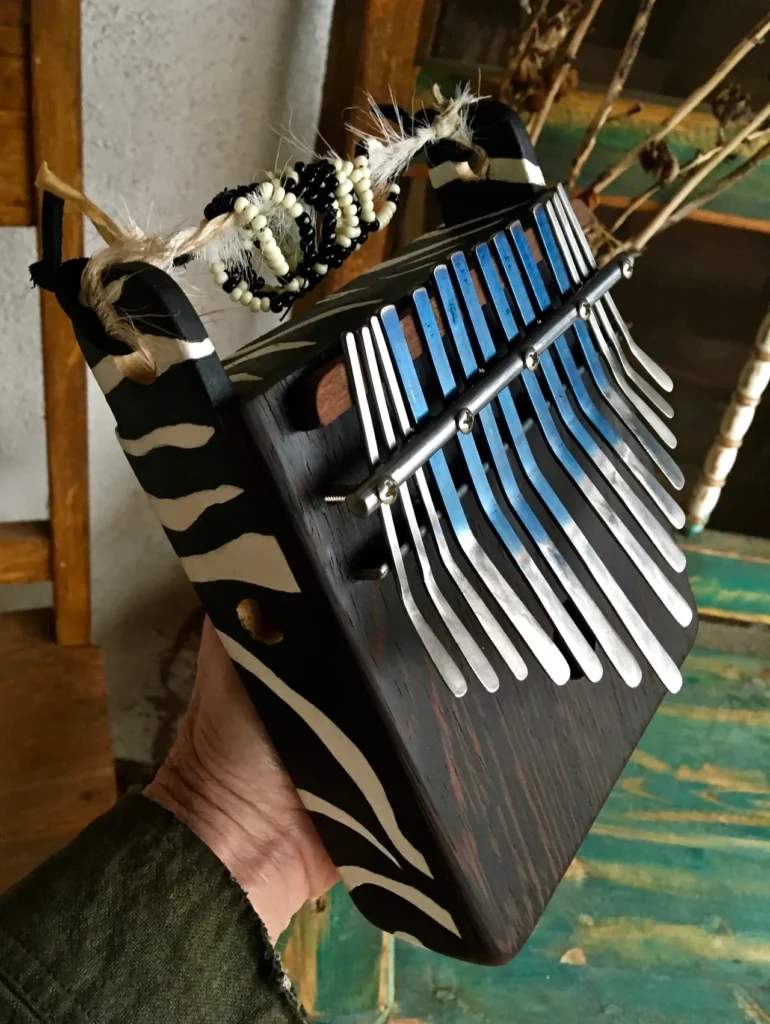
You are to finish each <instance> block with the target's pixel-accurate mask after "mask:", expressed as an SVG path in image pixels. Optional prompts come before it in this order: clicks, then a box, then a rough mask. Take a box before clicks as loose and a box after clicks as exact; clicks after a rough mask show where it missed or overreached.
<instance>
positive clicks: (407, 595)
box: [344, 332, 468, 697]
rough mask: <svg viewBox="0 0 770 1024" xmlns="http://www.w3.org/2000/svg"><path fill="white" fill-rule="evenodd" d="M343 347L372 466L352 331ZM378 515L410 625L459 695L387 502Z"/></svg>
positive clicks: (373, 448) (369, 424)
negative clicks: (412, 579) (417, 592)
mask: <svg viewBox="0 0 770 1024" xmlns="http://www.w3.org/2000/svg"><path fill="white" fill-rule="evenodd" d="M344 348H345V355H346V357H347V364H348V372H349V374H350V380H351V382H352V385H353V397H354V400H355V405H356V408H357V410H358V415H359V419H360V421H361V428H362V430H363V433H364V440H365V442H366V449H367V454H368V457H369V462H370V463H371V465H372V466H376V465H377V464H378V463H379V461H380V457H379V448H378V444H377V435H376V433H375V430H374V421H373V419H372V413H371V409H370V408H369V399H368V396H367V393H366V385H365V383H364V375H363V371H362V369H361V359H360V356H359V352H358V345H357V343H356V338H355V335H354V334H352V333H350V332H348V333H347V334H346V335H345V337H344ZM380 514H381V517H382V525H383V528H384V530H385V537H386V539H387V543H388V548H389V550H390V557H391V560H392V562H393V567H394V569H395V571H396V580H397V583H398V589H399V592H400V594H401V600H402V601H403V604H404V608H405V609H406V613H407V615H408V616H409V618H410V619H411V621H412V625H413V626H414V628H415V630H416V631H417V635H418V636H419V637H420V640H422V642H423V645H424V646H425V649H426V651H427V652H428V654H429V656H430V658H431V659H432V661H433V663H434V665H435V666H436V668H437V669H438V672H439V674H440V675H441V677H442V679H443V680H444V682H445V683H446V685H447V686H448V687H449V689H450V690H451V692H452V693H453V694H454V695H455V697H462V696H464V695H465V693H466V692H467V690H468V684H467V683H466V681H465V677H464V675H463V673H462V672H461V671H460V669H459V668H458V667H457V665H456V664H455V662H454V661H453V659H452V658H451V656H450V655H449V654H448V652H447V650H446V648H445V647H444V645H443V644H442V643H441V641H440V640H439V639H438V637H437V636H436V634H435V633H434V632H433V630H432V629H431V628H430V626H429V625H428V623H427V622H426V621H425V619H424V618H423V615H422V613H421V612H420V609H419V608H418V607H417V604H416V602H415V600H414V596H413V594H412V590H411V587H410V586H409V579H408V577H407V574H406V567H405V566H404V560H403V558H402V555H401V545H400V544H399V540H398V534H397V532H396V524H395V522H394V521H393V510H392V509H391V508H390V506H389V505H382V506H381V507H380Z"/></svg>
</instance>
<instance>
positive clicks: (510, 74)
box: [500, 0, 551, 106]
mask: <svg viewBox="0 0 770 1024" xmlns="http://www.w3.org/2000/svg"><path fill="white" fill-rule="evenodd" d="M550 2H551V0H540V3H539V4H538V6H537V9H536V11H535V13H534V14H533V16H532V18H531V19H530V22H529V24H528V25H527V27H526V28H525V29H524V31H523V32H522V33H521V36H520V38H519V41H518V43H517V44H516V46H515V47H512V48H511V52H510V53H509V55H508V60H507V62H506V67H505V75H504V77H503V82H502V85H501V86H500V99H501V100H502V101H503V103H507V104H508V105H509V106H512V104H513V99H514V96H513V85H512V83H513V79H514V76H515V75H516V72H517V71H518V69H519V64H521V59H522V57H523V56H524V54H525V53H526V52H527V49H528V48H529V46H530V44H531V43H532V40H533V39H534V38H535V34H536V33H537V30H538V27H539V25H540V22H541V20H542V18H543V16H544V15H545V12H546V9H547V7H548V4H549V3H550Z"/></svg>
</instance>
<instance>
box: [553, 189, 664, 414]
mask: <svg viewBox="0 0 770 1024" xmlns="http://www.w3.org/2000/svg"><path fill="white" fill-rule="evenodd" d="M550 205H551V204H549V207H550ZM552 205H553V210H554V212H555V215H556V218H557V220H558V221H559V224H560V226H561V230H562V232H563V233H564V236H565V238H566V240H567V244H568V245H569V247H570V250H571V253H572V258H573V260H574V262H575V264H576V266H577V270H578V274H579V276H580V280H581V282H583V281H585V280H587V279H588V278H589V277H590V276H591V267H592V264H593V268H594V270H595V269H596V261H595V260H593V258H592V260H591V262H589V261H588V260H587V259H586V256H585V253H584V250H583V246H582V245H580V241H579V239H578V238H577V236H576V232H575V225H574V222H573V221H572V219H571V218H570V217H568V216H567V211H566V210H565V209H564V204H563V199H562V195H561V193H560V192H558V191H557V192H556V194H555V195H554V197H553V200H552ZM570 209H571V207H570ZM583 240H584V241H585V238H584V239H583ZM595 312H596V314H597V316H598V317H599V322H600V324H601V327H602V330H603V331H604V333H605V336H606V337H607V338H609V340H610V343H611V345H612V347H613V348H614V349H615V353H616V355H617V357H618V361H619V362H620V366H621V368H622V370H623V372H624V373H625V375H626V377H627V378H628V379H629V381H631V382H632V383H633V384H634V385H635V386H636V387H637V388H638V389H639V391H641V393H642V394H643V395H644V397H645V398H646V399H647V400H648V401H649V402H652V404H653V405H654V406H656V408H657V409H658V411H659V412H662V413H663V415H664V416H666V417H668V419H671V418H672V417H673V415H674V409H673V406H672V405H671V403H670V402H669V401H667V400H666V399H665V398H664V397H663V396H662V395H661V394H659V393H658V391H656V389H655V388H654V387H653V386H652V385H651V384H648V383H647V381H646V380H645V379H644V377H642V375H641V374H640V373H637V372H636V370H635V369H634V368H633V366H631V364H630V363H629V361H628V359H627V358H626V353H625V352H624V351H623V346H622V345H621V344H620V338H619V337H618V334H617V331H616V330H615V329H614V328H613V327H612V325H611V323H610V320H609V317H608V316H607V312H606V310H605V308H604V302H603V300H601V299H600V300H599V301H598V302H597V303H596V305H595Z"/></svg>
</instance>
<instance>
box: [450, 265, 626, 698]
mask: <svg viewBox="0 0 770 1024" xmlns="http://www.w3.org/2000/svg"><path fill="white" fill-rule="evenodd" d="M434 278H435V281H436V287H437V289H438V293H439V296H440V298H441V304H442V306H443V310H444V315H445V317H446V321H447V327H448V329H449V333H450V335H451V336H452V338H453V340H454V343H455V346H456V348H457V351H458V354H459V356H460V361H461V363H462V366H463V373H464V374H465V376H466V378H470V377H471V376H473V374H475V373H476V372H478V363H477V361H476V357H475V356H474V353H473V349H472V346H471V343H470V339H469V337H468V333H467V331H466V329H465V324H464V322H463V316H462V313H461V312H460V308H459V305H458V303H457V296H456V293H455V291H454V288H453V286H452V282H451V280H450V278H449V273H448V271H447V268H446V267H444V266H440V267H437V268H436V269H435V270H434ZM471 287H472V283H471ZM506 392H507V393H508V394H510V392H509V391H508V389H506ZM479 417H480V419H481V425H482V428H483V430H484V433H485V436H486V439H487V443H488V446H489V450H490V452H491V454H492V460H493V463H494V465H495V468H496V470H497V475H498V478H499V480H500V483H501V485H502V487H503V491H504V493H505V496H506V498H507V500H508V502H509V504H510V506H511V508H512V509H513V511H514V512H515V514H516V515H517V516H518V518H519V519H520V521H521V522H522V524H523V525H524V527H525V529H526V530H527V532H528V533H529V535H530V536H531V537H532V539H533V541H534V542H535V544H536V545H537V547H538V549H539V550H540V552H541V554H542V555H543V557H544V559H545V561H546V562H547V563H548V565H549V566H550V567H551V569H552V570H553V572H554V573H555V575H556V576H557V578H558V579H559V581H560V582H561V584H562V585H563V587H564V589H565V591H566V592H567V594H568V595H569V597H570V598H571V599H572V601H573V602H574V604H575V606H576V607H577V608H578V610H579V611H580V613H581V614H582V616H583V618H584V619H585V621H586V623H587V624H588V626H589V628H590V629H591V631H592V632H593V634H594V636H595V637H596V639H597V641H598V643H599V644H600V645H601V646H602V647H603V648H604V650H605V651H606V653H607V656H608V657H609V659H610V661H611V662H612V663H613V664H614V665H615V667H616V668H617V670H618V672H619V673H620V675H621V678H622V679H623V680H624V681H625V682H626V683H628V685H629V686H635V685H637V684H638V682H639V680H640V678H641V670H640V668H639V665H638V664H637V662H636V660H635V659H634V657H633V655H632V654H631V652H630V651H629V650H628V648H627V647H626V646H625V644H624V643H623V642H622V640H621V639H620V637H619V636H618V635H617V633H616V632H615V630H613V628H612V626H611V625H610V624H609V622H608V621H607V619H606V618H605V616H604V615H603V614H602V613H601V611H600V610H599V608H598V606H597V605H596V603H595V602H594V601H593V599H592V598H591V596H590V595H589V594H588V592H587V591H586V589H585V587H584V586H583V584H582V583H581V582H580V580H579V579H578V577H577V576H576V574H575V573H574V571H573V570H572V567H571V566H570V564H569V563H568V562H567V560H566V559H565V558H564V556H563V555H562V553H561V552H560V551H559V549H558V547H557V546H556V544H554V542H553V541H552V540H551V538H550V536H549V535H548V533H547V532H546V530H545V529H544V527H543V526H542V524H541V522H540V521H539V519H538V518H537V516H536V515H535V513H534V512H533V510H532V508H531V507H530V505H529V504H528V503H527V501H526V499H525V498H524V495H523V494H522V493H521V490H520V489H519V486H518V484H517V482H516V478H515V476H514V475H513V471H512V469H511V465H510V462H509V460H508V453H507V451H506V449H505V446H504V444H503V439H502V437H501V435H500V430H499V428H498V425H497V421H496V419H495V416H494V413H493V411H492V408H491V407H490V406H487V407H486V408H485V409H483V410H482V412H481V413H480V414H479ZM580 638H581V640H582V634H580ZM565 639H568V638H565ZM589 650H590V648H589ZM573 653H575V652H573ZM592 654H593V652H592ZM576 657H577V655H576ZM578 660H580V658H579V657H578ZM591 660H596V661H597V662H598V659H596V658H595V655H594V656H593V658H592V659H591ZM583 667H584V671H585V672H586V675H587V676H588V678H589V679H592V678H593V676H592V675H591V674H590V671H589V668H588V666H587V665H586V664H583ZM599 671H600V672H601V667H600V666H599Z"/></svg>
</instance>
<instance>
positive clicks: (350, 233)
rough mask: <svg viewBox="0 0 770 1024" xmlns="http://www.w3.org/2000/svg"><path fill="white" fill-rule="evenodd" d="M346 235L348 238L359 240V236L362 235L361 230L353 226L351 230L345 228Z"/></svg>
mask: <svg viewBox="0 0 770 1024" xmlns="http://www.w3.org/2000/svg"><path fill="white" fill-rule="evenodd" d="M345 234H346V235H347V236H348V238H358V236H359V235H360V234H361V228H356V227H352V226H351V227H349V228H345Z"/></svg>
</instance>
